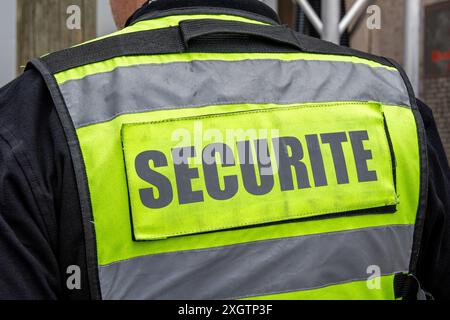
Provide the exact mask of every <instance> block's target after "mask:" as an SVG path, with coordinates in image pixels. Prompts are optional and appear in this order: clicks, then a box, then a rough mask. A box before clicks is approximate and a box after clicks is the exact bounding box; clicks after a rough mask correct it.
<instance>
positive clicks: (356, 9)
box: [339, 0, 371, 35]
mask: <svg viewBox="0 0 450 320" xmlns="http://www.w3.org/2000/svg"><path fill="white" fill-rule="evenodd" d="M370 2H371V0H356V2H355V3H354V4H353V5H352V7H351V8H350V10H348V12H347V14H346V15H345V16H344V18H343V19H342V20H341V22H340V23H339V33H340V34H341V35H342V34H343V33H344V32H345V30H347V28H348V27H349V26H350V24H351V23H352V21H353V19H354V18H355V17H358V16H359V15H360V14H361V13H362V12H363V10H364V9H366V8H367V7H368V6H369V3H370Z"/></svg>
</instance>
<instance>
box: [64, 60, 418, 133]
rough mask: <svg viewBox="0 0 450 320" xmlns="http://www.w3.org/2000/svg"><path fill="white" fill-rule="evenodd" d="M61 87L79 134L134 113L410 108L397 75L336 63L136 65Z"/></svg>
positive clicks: (382, 69)
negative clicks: (240, 107)
mask: <svg viewBox="0 0 450 320" xmlns="http://www.w3.org/2000/svg"><path fill="white" fill-rule="evenodd" d="M311 75H313V76H311ZM60 87H61V93H62V95H63V96H64V99H65V101H66V104H67V106H68V109H69V112H70V114H71V117H72V119H73V121H74V124H75V127H76V128H80V127H83V126H87V125H91V124H96V123H100V122H105V121H109V120H112V119H114V118H115V117H117V116H119V115H123V114H129V113H139V112H146V111H152V110H157V109H176V108H187V107H203V106H211V105H224V104H245V103H255V104H264V103H274V104H292V103H308V102H313V103H314V102H333V101H364V102H367V101H377V102H381V103H383V104H388V105H398V106H405V107H409V106H410V101H409V97H408V92H407V89H406V86H405V84H404V82H403V80H402V78H401V77H400V74H399V73H398V72H397V71H393V70H389V69H386V68H381V67H378V68H377V67H375V68H374V67H370V66H368V65H365V64H359V63H350V62H333V61H331V62H330V61H309V60H295V61H281V60H244V61H216V60H207V61H200V60H196V61H192V62H174V63H166V64H148V65H135V66H131V67H119V68H117V69H115V70H113V71H111V72H106V73H99V74H95V75H90V76H86V77H85V78H83V79H79V80H70V81H67V82H65V83H63V84H61V86H60ZM119 88H120V90H118V89H119ZM94 111H95V112H94Z"/></svg>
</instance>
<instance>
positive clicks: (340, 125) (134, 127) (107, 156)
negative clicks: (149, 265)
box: [55, 15, 420, 299]
mask: <svg viewBox="0 0 450 320" xmlns="http://www.w3.org/2000/svg"><path fill="white" fill-rule="evenodd" d="M187 18H188V19H193V18H199V19H203V18H213V17H212V16H209V15H208V16H200V15H199V16H195V17H194V16H177V17H166V18H160V19H155V20H151V21H148V22H140V23H137V24H136V25H134V26H132V27H130V28H127V29H125V30H123V31H120V32H118V33H116V34H123V33H128V32H137V31H143V30H150V29H156V28H164V27H168V26H174V25H177V24H178V23H179V21H181V20H184V19H187ZM215 18H220V19H226V20H240V21H241V20H242V19H243V18H239V17H233V16H227V17H222V16H220V17H219V16H215ZM245 20H246V22H251V21H248V20H247V19H245ZM251 23H257V22H254V21H253V22H251ZM245 59H254V60H258V59H275V60H277V59H278V60H301V59H304V60H321V61H334V62H348V63H361V64H365V65H367V66H368V67H370V68H385V69H389V70H394V69H393V68H391V67H388V66H384V65H381V64H379V63H376V62H373V61H370V60H366V59H361V58H357V57H349V56H336V55H322V54H307V53H292V54H259V53H255V54H250V53H248V54H219V53H187V54H171V55H156V56H135V57H118V58H114V59H110V60H108V61H102V62H98V63H94V64H90V65H85V66H81V67H78V68H74V69H71V70H67V71H64V72H61V73H59V74H57V75H55V77H56V79H57V82H58V83H59V84H62V83H64V82H67V81H71V80H75V79H82V78H84V77H86V76H88V75H93V74H97V73H101V72H111V71H113V70H115V69H116V68H119V67H129V66H133V65H139V64H151V63H157V64H165V63H173V62H178V61H195V60H222V61H238V60H245ZM344 88H345V86H344ZM117 90H120V88H117ZM99 94H100V93H99ZM149 94H151V93H149ZM105 98H106V97H105ZM155 107H157V106H155ZM282 109H283V110H284V109H286V110H290V111H279V110H282ZM257 110H272V111H271V112H268V113H267V114H266V117H262V113H257V112H255V111H257ZM233 112H247V114H251V117H247V118H246V117H242V118H240V117H234V116H233V117H228V116H226V115H227V114H229V113H233ZM248 112H255V113H254V114H253V113H248ZM283 112H287V113H286V114H285V115H283V116H278V114H281V113H283ZM273 114H277V116H273ZM212 115H221V116H220V117H218V118H217V119H220V121H215V120H214V121H213V120H211V119H212V118H211V116H212ZM300 115H301V116H300ZM383 115H384V118H385V121H386V127H387V128H388V131H389V134H390V137H391V140H392V148H393V151H394V154H395V160H396V170H395V172H396V190H394V189H393V187H394V186H393V177H392V172H393V168H392V167H391V165H392V161H391V160H392V159H390V158H389V157H388V156H387V155H389V154H390V152H389V146H388V144H387V137H386V135H385V131H384V124H383ZM294 116H295V119H296V120H297V123H298V124H299V125H298V126H294V124H293V123H294V122H293V120H292V119H294ZM184 117H201V118H202V119H207V120H202V124H203V126H205V127H210V128H213V127H215V128H219V129H224V128H226V127H233V126H237V127H240V128H241V129H242V127H243V126H244V127H245V126H246V125H251V126H252V127H257V128H266V127H267V126H268V124H269V123H272V121H273V120H277V121H278V122H279V124H280V123H283V125H277V126H276V129H278V130H279V131H280V133H279V135H280V136H283V135H288V134H289V135H298V136H299V139H300V140H302V139H304V136H305V134H321V133H331V132H336V131H339V132H345V133H346V134H347V138H348V137H349V132H350V131H352V130H367V131H368V134H369V141H365V142H364V146H365V147H366V148H367V149H370V150H371V151H372V153H373V154H372V155H373V159H372V160H369V161H368V162H367V163H368V166H369V169H370V170H376V172H377V175H378V178H379V179H378V181H377V182H364V188H362V187H361V185H360V184H359V183H358V177H357V172H356V168H355V160H354V159H353V155H352V150H351V144H350V143H346V144H345V143H344V144H343V146H344V154H345V157H346V158H345V159H346V162H347V168H348V174H349V181H350V183H349V184H347V185H338V184H337V181H336V180H333V177H335V176H333V174H334V169H333V160H332V155H331V154H330V151H329V149H327V148H328V146H326V145H321V148H322V151H323V156H324V162H325V167H326V171H327V177H328V180H329V181H328V182H329V184H328V186H326V187H320V188H316V187H315V185H314V180H313V178H312V167H311V163H310V162H309V161H305V165H306V168H307V171H308V173H309V176H310V180H311V181H310V182H311V188H310V189H305V190H300V191H301V192H307V193H309V195H311V203H308V204H304V203H302V202H301V201H300V197H299V198H295V197H293V196H291V195H287V196H282V199H279V198H280V194H281V192H280V191H279V188H280V187H279V183H278V182H279V181H278V180H277V177H275V186H274V190H272V193H269V194H267V195H265V197H269V198H270V199H271V201H270V203H273V205H272V207H271V209H273V210H271V211H270V212H269V213H268V215H266V214H265V213H263V214H261V209H262V205H261V203H262V202H260V203H258V199H257V198H255V196H251V195H249V194H247V193H245V192H242V193H241V192H239V193H238V194H237V195H236V197H233V198H232V199H230V200H229V201H228V202H221V203H220V207H219V206H217V205H216V204H215V203H214V201H213V200H211V199H209V198H208V195H207V194H206V192H204V195H205V197H206V200H205V203H206V204H205V203H204V204H203V205H198V206H197V207H196V208H195V210H191V212H188V210H185V211H184V212H181V211H180V212H178V210H179V208H178V206H177V194H176V192H177V190H176V187H175V186H174V199H173V201H172V203H171V205H170V207H168V208H167V211H166V210H165V211H164V212H162V211H161V213H159V214H158V215H159V216H158V217H157V219H156V222H157V223H156V224H154V220H152V221H151V219H150V218H147V217H146V215H147V213H148V210H147V209H146V208H142V206H141V204H140V203H139V200H140V199H139V196H138V194H137V193H136V192H138V191H139V189H142V188H148V184H147V183H145V181H144V182H142V181H140V180H139V179H138V178H137V177H136V176H135V175H134V173H133V162H134V160H135V158H136V155H137V153H139V152H141V151H145V150H147V149H148V148H153V149H154V148H157V149H160V150H162V151H164V153H165V154H166V155H167V156H168V157H169V155H170V152H169V149H170V147H171V146H172V145H171V144H170V143H167V142H168V136H169V135H170V133H171V132H173V130H175V129H176V128H177V127H178V125H179V124H180V122H179V121H172V122H164V123H159V124H157V123H156V122H159V121H164V120H167V119H179V118H184ZM215 119H216V118H215ZM227 119H229V120H227ZM231 119H232V120H231ZM277 121H273V123H272V125H275V124H276V123H277ZM140 123H147V124H140ZM148 123H151V124H148ZM186 123H188V127H189V126H191V125H192V123H191V122H190V121H187V122H186V121H185V122H183V124H186ZM300 125H303V126H300ZM123 128H125V129H123ZM122 130H123V131H122ZM189 130H190V129H189V128H188V131H189ZM76 132H77V136H78V139H79V143H80V147H81V151H82V156H83V159H84V164H85V167H86V176H87V180H88V184H89V191H90V196H91V203H92V212H93V223H94V225H95V232H96V242H97V254H98V263H99V265H103V266H104V265H108V264H111V263H115V262H118V261H123V260H127V259H132V258H135V257H140V256H146V255H153V254H158V253H165V252H177V251H183V250H195V249H207V248H212V247H219V246H227V245H233V244H240V243H247V242H254V241H259V240H267V239H278V238H288V237H296V236H302V235H310V234H320V233H326V232H338V231H344V230H353V229H360V228H370V227H377V226H386V225H413V224H414V223H415V219H416V212H417V206H418V203H419V180H420V164H419V142H418V136H417V128H416V123H415V119H414V116H413V113H412V111H411V110H410V109H408V108H406V107H400V106H389V105H385V104H380V103H368V102H355V101H349V102H347V101H336V102H329V103H322V104H320V105H312V104H308V103H305V104H302V105H275V104H252V105H248V104H233V105H215V106H207V107H202V108H183V109H175V110H155V111H149V112H144V113H137V114H125V115H120V116H118V117H116V118H114V119H112V120H110V121H107V122H103V123H97V124H94V125H88V126H85V127H82V128H79V129H77V130H76ZM121 132H123V138H122V136H121ZM155 135H156V136H155ZM155 138H156V139H155ZM169 140H170V139H169ZM374 141H376V143H373V142H374ZM302 142H304V141H303V140H302ZM123 147H124V148H125V152H123ZM202 147H204V145H202V146H200V149H201V148H202ZM200 149H199V150H200ZM304 152H305V155H304V157H305V159H308V157H309V153H308V150H307V148H306V145H305V146H304ZM274 163H275V161H274ZM125 164H126V165H125ZM197 167H198V168H200V170H199V173H200V177H199V178H198V179H195V181H193V189H194V190H197V189H199V190H205V185H204V176H202V170H201V166H197ZM170 168H172V171H170V170H171V169H170ZM126 170H128V173H127V172H126ZM230 170H231V171H230ZM162 171H163V172H164V173H165V174H166V176H168V177H170V179H171V180H173V179H174V174H173V166H172V167H171V166H170V165H169V166H168V167H167V168H163V169H162ZM219 172H220V177H223V175H224V174H226V173H229V172H233V168H219ZM235 173H236V172H235ZM237 174H238V173H237ZM238 176H239V174H238ZM127 178H128V180H127ZM334 179H335V178H334ZM294 181H295V179H294ZM242 188H243V186H242V181H241V180H240V181H239V190H243V189H242ZM277 188H278V189H277ZM321 188H322V189H321ZM333 193H339V195H340V198H341V199H340V200H342V201H339V207H337V206H336V205H334V204H333V203H330V201H329V199H330V198H329V197H327V195H328V194H333ZM293 194H294V193H293ZM308 199H309V198H308ZM322 199H325V200H322ZM404 199H407V201H405V200H404ZM286 204H289V205H291V206H292V207H290V208H289V207H288V208H287V210H286V211H281V210H279V209H280V208H281V207H282V206H283V205H286ZM130 205H131V209H132V210H131V211H130ZM389 205H396V207H397V211H396V212H395V213H393V214H366V215H352V216H341V217H333V218H327V217H322V219H319V220H306V221H304V220H301V219H299V220H296V221H294V222H290V223H279V224H268V225H265V224H264V225H263V224H262V223H264V222H274V221H283V220H288V219H291V218H294V220H295V219H296V218H300V217H303V216H304V217H307V216H313V215H322V214H326V213H332V211H334V212H333V213H338V212H343V211H349V210H356V209H367V208H375V207H383V206H389ZM294 206H295V210H294V209H293V208H294ZM264 207H265V206H264ZM223 208H225V209H226V210H224V209H223ZM298 208H300V209H301V210H298ZM316 208H320V210H319V209H317V210H315V209H316ZM333 209H334V210H333ZM207 210H208V211H209V212H206V211H207ZM221 210H222V211H221ZM227 210H229V211H227ZM211 212H214V213H224V216H223V217H220V218H217V219H212V218H211V216H212V214H211ZM237 212H239V213H241V212H243V213H245V214H246V215H245V216H243V217H240V218H239V219H235V218H233V217H232V215H233V213H234V214H236V213H237ZM189 213H193V214H192V216H188V214H189ZM150 214H152V213H150ZM167 214H168V215H169V218H168V220H167V221H164V215H167ZM208 214H209V215H208ZM216 216H217V215H216ZM131 217H132V218H131ZM177 220H178V221H180V222H183V223H185V225H184V226H182V228H181V229H173V228H172V227H168V226H167V223H172V225H175V226H176V222H177ZM245 224H250V225H252V227H251V228H246V229H233V230H228V229H229V228H234V227H236V226H238V225H245ZM178 227H179V226H177V228H178ZM133 229H134V231H133ZM207 229H210V230H221V229H227V230H223V231H220V232H209V233H201V234H195V235H190V234H193V233H196V232H203V231H207ZM177 233H178V234H177ZM175 235H177V236H176V237H172V236H175ZM166 237H169V238H168V239H164V238H166ZM134 238H136V239H137V240H149V239H152V241H135V239H134ZM381 282H382V290H378V291H377V290H375V291H372V290H368V289H367V286H366V283H365V281H360V282H358V281H355V282H351V283H345V284H335V285H332V286H329V287H324V288H318V289H314V290H308V291H303V292H293V293H286V294H278V295H269V296H264V297H260V298H265V299H267V298H270V299H277V298H281V299H290V298H293V299H350V298H357V299H386V298H388V299H391V298H393V296H394V295H393V292H392V282H393V276H392V275H389V276H383V277H381Z"/></svg>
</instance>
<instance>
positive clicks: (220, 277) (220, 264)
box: [99, 225, 414, 300]
mask: <svg viewBox="0 0 450 320" xmlns="http://www.w3.org/2000/svg"><path fill="white" fill-rule="evenodd" d="M413 232H414V226H413V225H392V226H385V227H377V228H368V229H358V230H351V231H341V232H335V233H325V234H317V235H307V236H301V237H293V238H284V239H275V240H265V241H259V242H252V243H245V244H237V245H231V246H225V247H219V248H210V249H203V250H193V251H181V252H173V253H163V254H157V255H149V256H143V257H138V258H134V259H130V260H126V261H119V262H115V263H113V264H110V265H105V266H100V267H99V275H100V283H101V290H102V297H103V299H139V300H141V299H236V298H244V297H256V296H263V295H269V294H276V293H284V292H294V291H302V290H307V289H313V288H320V287H324V286H329V285H333V284H340V283H348V282H352V281H364V280H366V279H368V277H369V276H370V275H369V274H367V268H368V267H369V266H372V265H376V266H378V267H379V268H380V271H381V274H382V275H390V274H394V273H397V272H407V271H408V266H409V260H410V254H411V243H412V237H413Z"/></svg>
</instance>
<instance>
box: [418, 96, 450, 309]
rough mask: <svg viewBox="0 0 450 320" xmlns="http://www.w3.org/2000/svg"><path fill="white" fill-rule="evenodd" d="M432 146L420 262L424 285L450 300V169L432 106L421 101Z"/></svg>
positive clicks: (422, 113)
mask: <svg viewBox="0 0 450 320" xmlns="http://www.w3.org/2000/svg"><path fill="white" fill-rule="evenodd" d="M418 106H419V110H420V113H421V115H422V118H423V121H424V124H425V130H426V133H427V149H428V167H429V168H428V170H429V178H428V179H429V180H428V202H427V212H426V218H425V225H424V232H423V239H422V246H421V252H420V257H419V265H418V277H419V280H420V282H421V284H422V286H423V288H424V289H425V290H426V291H428V292H429V293H431V294H432V295H433V296H434V298H435V299H446V300H447V299H450V169H449V165H448V161H447V157H446V154H445V151H444V147H443V145H442V142H441V139H440V137H439V133H438V130H437V127H436V123H435V121H434V118H433V114H432V111H431V109H430V108H429V107H428V106H426V105H425V104H424V103H423V102H421V101H418Z"/></svg>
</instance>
